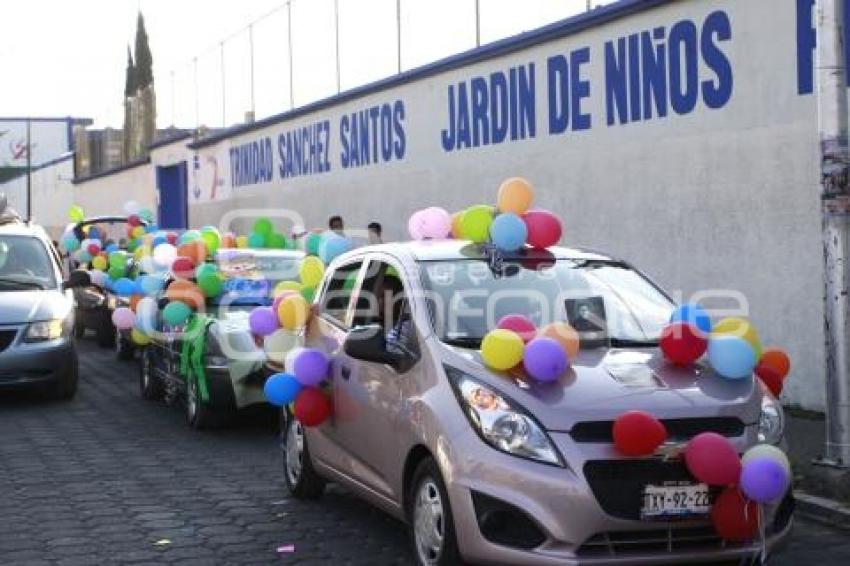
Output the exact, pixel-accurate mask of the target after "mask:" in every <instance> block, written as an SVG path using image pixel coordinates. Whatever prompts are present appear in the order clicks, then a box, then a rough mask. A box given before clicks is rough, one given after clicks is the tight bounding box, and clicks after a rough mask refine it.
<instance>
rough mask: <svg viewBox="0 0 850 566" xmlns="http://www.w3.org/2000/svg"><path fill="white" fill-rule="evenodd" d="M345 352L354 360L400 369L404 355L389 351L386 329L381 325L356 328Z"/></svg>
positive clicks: (346, 340)
mask: <svg viewBox="0 0 850 566" xmlns="http://www.w3.org/2000/svg"><path fill="white" fill-rule="evenodd" d="M342 347H343V350H344V351H345V353H346V354H348V355H349V356H351V357H352V358H354V359H357V360H362V361H364V362H375V363H379V364H387V365H390V366H392V367H394V368H395V367H398V365H399V363H400V362H401V361H402V357H403V356H402V355H400V354H396V353H393V352H390V351H389V350H387V339H386V336H384V327H383V326H381V325H380V324H368V325H365V326H355V327H354V328H352V329H351V330H350V331H349V332H348V336H346V338H345V343H344V344H343V346H342Z"/></svg>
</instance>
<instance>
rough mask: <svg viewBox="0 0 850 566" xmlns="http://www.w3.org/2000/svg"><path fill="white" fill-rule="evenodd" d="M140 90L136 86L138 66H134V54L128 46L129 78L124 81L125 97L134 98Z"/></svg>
mask: <svg viewBox="0 0 850 566" xmlns="http://www.w3.org/2000/svg"><path fill="white" fill-rule="evenodd" d="M138 90H139V89H138V88H137V86H136V66H135V65H133V54H132V53H130V46H129V45H128V46H127V78H126V79H125V80H124V96H127V97H129V96H134V95H135V94H136V91H138Z"/></svg>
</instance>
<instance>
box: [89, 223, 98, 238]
mask: <svg viewBox="0 0 850 566" xmlns="http://www.w3.org/2000/svg"><path fill="white" fill-rule="evenodd" d="M99 239H100V230H98V229H97V228H95V227H94V226H91V227H90V228H89V240H99Z"/></svg>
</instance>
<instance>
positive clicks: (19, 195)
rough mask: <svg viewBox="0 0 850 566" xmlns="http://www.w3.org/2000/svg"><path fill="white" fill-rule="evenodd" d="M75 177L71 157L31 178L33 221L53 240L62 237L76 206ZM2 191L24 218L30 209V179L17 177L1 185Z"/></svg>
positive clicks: (0, 189)
mask: <svg viewBox="0 0 850 566" xmlns="http://www.w3.org/2000/svg"><path fill="white" fill-rule="evenodd" d="M73 177H74V160H73V158H72V157H69V158H68V159H65V160H64V161H58V162H56V163H53V164H51V165H48V166H46V167H42V168H40V169H36V170H34V171H33V172H32V175H31V186H32V216H33V220H34V221H35V222H37V223H39V224H40V225H41V226H43V227H44V229H45V230H47V232H48V233H49V234H50V235H51V236H52V237H54V238H58V237H59V235H61V233H62V231H63V229H64V228H65V225H66V224H67V223H68V209H69V208H70V207H71V205H72V204H73V198H74V191H73V186H72V185H71V179H73ZM0 192H5V193H6V195H7V196H8V197H9V204H10V205H11V206H12V208H14V209H16V210H17V211H18V212H20V213H21V215H26V210H27V178H26V175H24V176H21V177H17V178H15V179H12V180H11V181H8V182H7V183H5V184H3V185H0Z"/></svg>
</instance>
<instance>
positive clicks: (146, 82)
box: [135, 12, 153, 90]
mask: <svg viewBox="0 0 850 566" xmlns="http://www.w3.org/2000/svg"><path fill="white" fill-rule="evenodd" d="M135 74H136V87H137V89H138V90H141V89H143V88H145V87H147V86H150V85H152V84H153V55H151V50H150V47H149V46H148V33H147V32H146V31H145V19H144V18H143V17H142V13H141V12H139V19H138V21H137V24H136V73H135Z"/></svg>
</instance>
